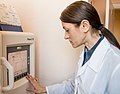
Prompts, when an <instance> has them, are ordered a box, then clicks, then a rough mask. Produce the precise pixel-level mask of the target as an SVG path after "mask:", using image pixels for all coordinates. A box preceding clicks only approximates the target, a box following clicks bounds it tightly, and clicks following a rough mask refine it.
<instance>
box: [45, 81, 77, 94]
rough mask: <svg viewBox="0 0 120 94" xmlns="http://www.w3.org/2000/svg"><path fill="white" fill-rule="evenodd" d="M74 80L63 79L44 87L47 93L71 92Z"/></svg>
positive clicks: (71, 93) (64, 93)
mask: <svg viewBox="0 0 120 94" xmlns="http://www.w3.org/2000/svg"><path fill="white" fill-rule="evenodd" d="M74 87H75V82H74V79H69V80H66V81H63V82H62V83H59V84H54V85H50V86H47V87H46V90H47V94H73V93H74Z"/></svg>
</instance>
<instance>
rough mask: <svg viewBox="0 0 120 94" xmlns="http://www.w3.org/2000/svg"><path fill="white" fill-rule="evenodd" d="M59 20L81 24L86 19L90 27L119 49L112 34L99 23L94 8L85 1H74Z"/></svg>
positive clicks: (119, 46)
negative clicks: (98, 31)
mask: <svg viewBox="0 0 120 94" xmlns="http://www.w3.org/2000/svg"><path fill="white" fill-rule="evenodd" d="M60 20H61V21H62V22H66V23H73V24H77V25H78V26H79V25H80V24H81V21H82V20H88V21H89V23H90V25H91V26H92V28H95V29H96V30H100V31H101V33H102V34H103V35H104V36H105V37H106V38H107V39H108V41H109V42H110V43H111V44H113V45H114V46H116V47H117V48H119V49H120V45H119V43H118V41H117V40H116V38H115V37H114V35H113V34H112V33H111V32H110V31H109V30H108V29H106V28H105V27H104V26H103V24H101V21H100V17H99V15H98V12H97V11H96V9H95V8H94V7H93V6H92V5H91V4H90V3H87V2H85V1H76V2H74V3H72V4H70V5H69V6H67V8H66V9H64V11H63V12H62V13H61V16H60Z"/></svg>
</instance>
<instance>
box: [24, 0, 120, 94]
mask: <svg viewBox="0 0 120 94" xmlns="http://www.w3.org/2000/svg"><path fill="white" fill-rule="evenodd" d="M60 20H61V23H62V26H63V29H64V30H65V37H64V38H65V39H67V40H69V42H70V43H71V44H72V47H73V48H77V47H79V46H81V45H85V47H84V50H83V52H82V54H81V55H80V60H79V62H78V70H77V72H76V74H75V76H74V77H73V78H72V79H69V80H67V81H64V82H63V83H60V84H55V85H51V86H47V87H42V86H41V85H39V84H38V83H37V81H36V80H35V79H34V78H33V77H32V76H31V75H28V76H27V77H26V78H27V79H28V80H29V81H30V83H31V84H32V85H33V87H34V90H31V89H28V91H31V92H35V93H42V92H47V94H119V93H120V82H119V79H120V50H119V49H120V45H119V43H118V42H117V40H116V38H115V37H114V36H113V34H112V33H110V31H109V30H107V29H106V28H105V27H104V26H103V25H102V24H101V21H100V18H99V15H98V13H97V11H96V10H95V8H94V7H93V6H92V5H91V4H89V3H87V2H85V1H76V2H74V3H72V4H71V5H69V6H68V7H67V8H66V9H65V10H64V11H63V12H62V13H61V16H60Z"/></svg>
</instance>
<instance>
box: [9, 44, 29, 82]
mask: <svg viewBox="0 0 120 94" xmlns="http://www.w3.org/2000/svg"><path fill="white" fill-rule="evenodd" d="M29 48H30V47H29V45H24V46H14V47H7V52H8V53H7V59H8V62H9V63H10V64H11V65H12V66H13V69H14V81H17V80H19V79H21V78H23V77H24V76H26V75H27V73H29V72H30V68H29V67H30V54H29V53H30V52H29Z"/></svg>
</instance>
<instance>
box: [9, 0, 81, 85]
mask: <svg viewBox="0 0 120 94" xmlns="http://www.w3.org/2000/svg"><path fill="white" fill-rule="evenodd" d="M8 1H9V2H10V3H12V4H13V6H14V7H15V8H16V11H17V12H18V15H19V17H20V20H21V24H22V28H23V30H24V32H33V33H34V34H35V37H36V62H35V63H36V76H37V77H38V78H39V79H40V82H41V83H42V84H44V85H49V84H53V83H56V82H60V81H62V80H64V79H67V78H69V77H70V76H71V75H72V74H73V72H74V70H75V65H76V64H77V61H78V59H79V54H80V48H77V49H73V48H72V46H71V44H70V43H69V42H68V41H65V40H64V30H63V29H62V26H61V23H60V20H59V16H60V13H61V12H62V11H63V9H64V8H65V7H66V6H67V5H69V4H70V3H72V2H74V1H75V0H8Z"/></svg>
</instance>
